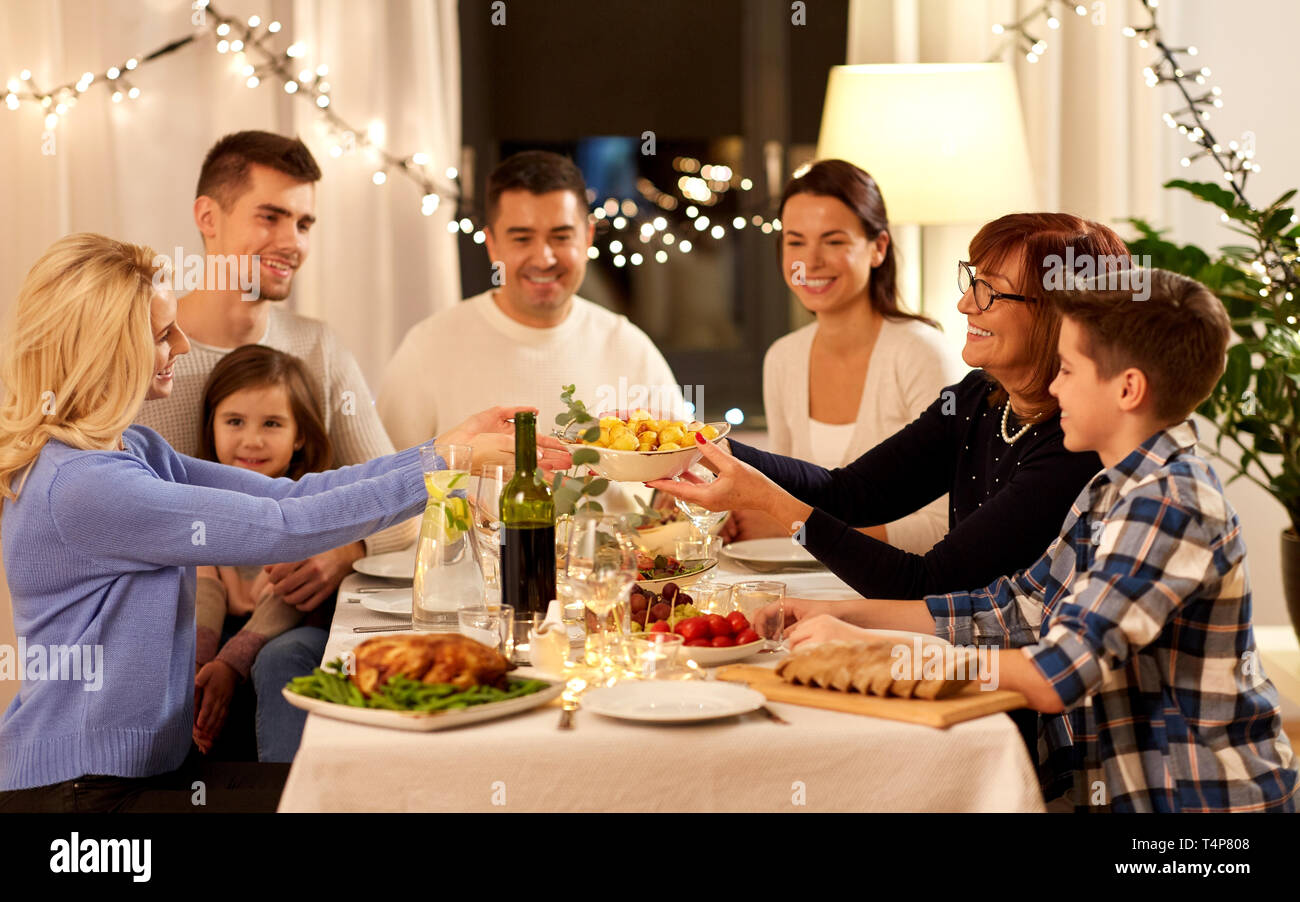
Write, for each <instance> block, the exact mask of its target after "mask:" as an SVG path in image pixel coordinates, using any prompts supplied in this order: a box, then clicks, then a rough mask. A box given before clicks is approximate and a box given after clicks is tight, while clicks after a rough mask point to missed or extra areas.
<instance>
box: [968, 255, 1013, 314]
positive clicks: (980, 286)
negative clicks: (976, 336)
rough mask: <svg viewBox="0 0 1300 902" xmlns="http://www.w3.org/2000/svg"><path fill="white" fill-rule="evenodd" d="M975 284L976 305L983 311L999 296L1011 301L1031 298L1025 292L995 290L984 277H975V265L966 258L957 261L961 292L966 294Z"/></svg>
mask: <svg viewBox="0 0 1300 902" xmlns="http://www.w3.org/2000/svg"><path fill="white" fill-rule="evenodd" d="M972 285H974V286H975V306H976V307H978V308H979V309H980V312H981V313H983V312H984V311H985V310H988V309H989V308H990V307H992V306H993V302H994V301H996V300H997V299H998V298H1006V299H1007V300H1009V301H1028V300H1029V298H1027V297H1025V296H1024V295H1023V294H1005V293H1003V292H1001V291H994V290H993V286H992V285H990V284H989V283H988V282H986V281H985V280H984V279H977V278H975V267H974V266H973V265H972V264H971V263H970V262H968V261H966V260H959V261H957V287H958V288H959V289H961V293H962V294H965V293H966V292H968V291H970V289H971V286H972Z"/></svg>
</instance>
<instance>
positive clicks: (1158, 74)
mask: <svg viewBox="0 0 1300 902" xmlns="http://www.w3.org/2000/svg"><path fill="white" fill-rule="evenodd" d="M1140 2H1141V5H1142V8H1143V10H1144V11H1145V12H1146V14H1147V22H1146V24H1145V25H1140V26H1135V25H1126V26H1124V28H1123V31H1122V33H1123V35H1124V36H1125V37H1127V38H1131V39H1133V40H1136V41H1137V44H1138V46H1139V47H1140V48H1143V49H1146V48H1155V50H1156V51H1157V53H1158V56H1157V58H1156V59H1155V60H1154V61H1153V62H1152V63H1151V65H1149V66H1147V67H1145V68H1144V69H1143V70H1142V76H1143V80H1144V81H1145V83H1146V85H1147V86H1148V87H1152V88H1154V87H1157V86H1159V85H1173V86H1174V87H1176V88H1177V89H1178V93H1179V97H1180V100H1181V103H1180V105H1179V107H1178V108H1177V109H1175V110H1173V111H1170V112H1167V113H1165V114H1164V115H1163V117H1162V118H1163V119H1164V122H1165V124H1166V125H1168V126H1169V127H1170V128H1171V129H1176V130H1177V131H1178V133H1179V134H1180V135H1183V136H1184V137H1186V138H1187V140H1188V141H1189V142H1190V143H1191V144H1193V145H1195V146H1196V148H1197V149H1196V150H1194V151H1191V152H1189V153H1187V154H1186V155H1184V156H1183V157H1182V158H1180V159H1179V163H1180V164H1181V165H1182V166H1184V167H1190V166H1191V165H1192V164H1193V163H1195V162H1196V161H1198V160H1201V159H1205V158H1208V159H1210V160H1212V161H1213V162H1214V163H1215V164H1216V165H1217V166H1218V168H1219V171H1220V173H1221V174H1222V177H1223V180H1224V181H1225V182H1226V183H1227V187H1229V188H1230V189H1231V190H1232V193H1233V194H1234V195H1235V196H1236V198H1237V200H1238V202H1239V203H1241V204H1243V205H1244V206H1246V207H1247V208H1250V209H1253V207H1251V204H1250V201H1249V200H1248V199H1247V197H1246V181H1247V179H1248V178H1249V177H1250V175H1251V174H1252V173H1258V172H1259V171H1260V169H1261V167H1260V164H1259V163H1258V162H1256V161H1255V147H1254V142H1253V137H1251V136H1250V133H1247V134H1246V135H1243V140H1242V141H1229V142H1228V143H1227V145H1226V148H1225V145H1223V144H1222V143H1220V141H1219V140H1218V139H1217V138H1216V137H1215V136H1214V134H1213V133H1212V132H1211V130H1210V126H1209V125H1208V124H1207V123H1208V122H1209V121H1210V119H1211V115H1212V112H1213V111H1215V110H1218V109H1222V107H1223V97H1222V94H1223V92H1222V90H1221V89H1220V88H1219V87H1218V86H1217V85H1209V79H1210V75H1211V71H1210V69H1209V67H1208V66H1202V65H1198V64H1197V63H1198V60H1197V57H1198V56H1199V55H1200V51H1199V50H1198V49H1197V48H1196V47H1195V46H1192V45H1189V46H1175V45H1172V44H1170V43H1169V42H1167V41H1166V40H1165V38H1164V35H1163V34H1162V32H1161V30H1160V26H1159V24H1158V22H1157V20H1156V16H1157V10H1158V9H1159V7H1160V0H1140ZM1096 5H1097V4H1094V6H1096ZM1071 9H1072V11H1073V12H1074V13H1075V14H1076V15H1077V16H1080V17H1082V16H1087V15H1089V13H1090V12H1092V10H1090V9H1089V7H1088V6H1085V5H1084V4H1082V3H1079V4H1074V3H1070V2H1067V0H1045V2H1043V3H1041V4H1039V5H1038V6H1036V7H1033V8H1032V9H1031V10H1030V11H1029V12H1028V13H1026V14H1025V15H1024V16H1022V17H1021V18H1020V19H1019V20H1017V21H1015V22H1012V23H1007V24H997V25H994V26H993V33H994V34H997V35H1006V36H1007V40H1006V41H1004V42H1003V44H1002V45H1001V46H1000V47H999V48H998V50H997V52H996V53H995V54H994V56H993V59H1000V58H1002V57H1003V56H1004V55H1005V54H1006V53H1007V52H1008V51H1009V50H1011V49H1015V50H1016V51H1017V52H1023V53H1024V55H1025V59H1026V61H1027V62H1030V63H1036V62H1038V61H1039V60H1040V59H1041V58H1042V57H1043V55H1044V54H1045V53H1046V52H1047V50H1048V44H1047V42H1046V41H1045V40H1043V39H1042V37H1041V36H1040V35H1041V34H1043V32H1042V31H1041V28H1043V27H1046V28H1047V29H1048V30H1050V31H1055V30H1057V29H1059V28H1060V27H1061V24H1062V20H1063V18H1065V17H1066V16H1067V15H1068V13H1069V12H1070V11H1071ZM1092 21H1093V24H1094V25H1100V24H1103V23H1104V21H1105V19H1104V14H1103V15H1102V16H1095V15H1094V17H1093V20H1092ZM1207 86H1208V87H1207ZM1219 218H1220V220H1221V221H1222V222H1225V223H1226V222H1229V221H1230V219H1231V217H1230V216H1229V215H1228V213H1227V212H1226V211H1225V212H1223V213H1221V214H1220V215H1219ZM1291 222H1292V223H1293V224H1295V223H1298V222H1300V215H1293V216H1292V217H1291ZM1261 250H1262V253H1261V254H1260V256H1259V257H1258V258H1257V259H1255V260H1253V261H1251V263H1250V267H1251V269H1252V270H1253V271H1254V276H1255V278H1256V279H1257V280H1258V281H1259V282H1260V283H1261V287H1260V288H1259V295H1260V297H1265V298H1267V297H1269V296H1270V295H1277V296H1278V297H1280V298H1282V299H1284V300H1285V301H1287V302H1292V301H1294V300H1295V293H1296V292H1297V291H1300V255H1298V254H1297V251H1298V250H1300V239H1297V240H1296V241H1295V242H1292V243H1290V244H1288V245H1287V246H1279V244H1278V243H1277V242H1275V241H1269V242H1266V243H1265V244H1264V246H1263V247H1262V249H1261ZM1287 322H1288V323H1289V324H1291V325H1296V322H1297V319H1296V317H1295V316H1288V317H1287Z"/></svg>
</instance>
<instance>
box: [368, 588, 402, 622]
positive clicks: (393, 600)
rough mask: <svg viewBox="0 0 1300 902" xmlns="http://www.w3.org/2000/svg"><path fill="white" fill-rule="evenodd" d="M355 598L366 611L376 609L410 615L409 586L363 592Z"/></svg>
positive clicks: (386, 612)
mask: <svg viewBox="0 0 1300 902" xmlns="http://www.w3.org/2000/svg"><path fill="white" fill-rule="evenodd" d="M357 600H358V601H360V602H361V606H362V607H363V608H365V609H366V610H368V611H378V612H379V613H380V614H401V615H403V616H406V617H410V616H411V590H410V589H409V588H405V589H384V590H383V591H382V592H365V593H363V594H360V595H358V596H357Z"/></svg>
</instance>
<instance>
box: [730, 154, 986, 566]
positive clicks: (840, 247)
mask: <svg viewBox="0 0 1300 902" xmlns="http://www.w3.org/2000/svg"><path fill="white" fill-rule="evenodd" d="M781 226H782V228H781V257H782V270H783V272H784V274H785V279H786V284H788V285H789V286H790V290H791V291H793V292H794V293H795V295H796V296H797V297H798V298H799V301H800V302H801V303H802V304H803V305H804V307H805V308H806V309H807V310H808V311H809V312H811V313H813V314H814V315H815V316H816V317H817V321H816V322H814V323H811V324H809V325H807V326H805V327H803V328H802V329H798V330H796V331H794V332H792V333H790V334H789V335H786V336H784V337H782V338H779V339H777V341H775V342H774V343H773V344H772V347H771V348H769V349H768V352H767V356H766V357H765V358H764V360H763V405H764V408H765V410H766V413H767V423H768V433H769V436H770V444H769V448H768V450H770V451H774V452H776V453H777V454H785V455H788V456H791V457H798V458H802V459H803V460H808V461H811V462H812V463H815V464H819V465H820V466H823V467H828V468H829V467H839V466H844V465H845V464H847V463H849V462H851V461H853V460H856V459H857V458H858V457H860V456H861V455H862V454H864V453H865V452H867V451H869V450H870V449H871V448H873V447H875V446H876V444H877V443H879V442H881V441H883V440H884V439H886V438H888V437H889V436H891V435H893V434H894V433H895V432H897V431H898V430H899V429H901V428H902V427H903V426H906V425H907V424H908V423H910V422H912V420H914V419H916V417H917V416H918V415H920V413H921V411H923V410H924V409H925V408H926V407H928V406H929V405H930V404H931V403H933V401H934V400H935V398H937V397H938V396H939V393H940V391H942V389H943V387H944V386H946V385H951V384H953V383H955V382H958V381H960V379H961V376H962V374H963V372H964V369H965V368H964V367H962V366H960V365H959V362H958V360H957V359H956V357H955V356H954V355H952V354H950V353H948V351H947V350H946V348H945V347H944V344H943V339H942V337H941V335H940V333H939V329H938V327H937V325H936V324H935V323H934V322H933V321H931V320H929V319H926V318H925V317H922V316H918V315H916V314H913V313H908V312H906V311H905V310H903V309H901V308H900V307H899V303H898V290H897V285H896V281H895V265H894V250H893V246H892V244H891V242H890V240H889V221H888V218H887V216H886V213H885V204H884V200H883V198H881V196H880V189H879V188H878V187H877V186H876V183H875V180H874V179H872V178H871V176H870V175H868V174H867V173H866V172H863V171H862V170H861V169H859V168H858V167H857V166H854V165H853V164H852V163H847V162H845V161H843V160H822V161H821V162H819V163H817V164H816V165H814V166H813V167H812V168H810V169H809V170H808V171H807V172H806V173H804V174H803V175H801V176H799V177H796V178H793V179H791V180H790V182H789V183H788V184H787V185H786V188H785V192H784V194H783V195H782V198H781ZM733 520H734V522H735V524H736V525H735V527H733V528H732V529H730V530H729V535H730V536H731V537H732V538H736V539H740V538H755V537H758V536H766V535H788V534H789V530H787V529H783V528H782V525H781V524H778V523H776V522H774V521H771V520H769V519H768V518H766V517H764V516H761V515H758V514H756V513H754V512H749V511H741V512H737V514H736V516H735V517H734V518H733ZM863 531H864V532H866V533H867V534H869V535H871V536H873V537H875V538H877V539H880V540H882V541H886V542H889V543H890V544H891V545H894V546H896V547H898V548H902V549H904V550H906V551H911V552H914V553H922V552H925V551H928V550H929V549H930V548H931V546H933V545H934V543H935V542H937V541H938V540H939V539H941V538H942V537H943V536H944V534H945V533H946V532H947V531H948V504H947V496H946V495H945V496H943V497H942V498H938V499H936V500H935V501H934V502H932V503H931V504H929V505H927V506H926V507H924V508H922V509H921V510H919V511H917V512H916V513H914V514H910V515H908V516H906V517H904V518H902V519H901V520H896V521H894V522H893V523H888V524H884V525H881V526H873V527H868V528H866V529H864V530H863Z"/></svg>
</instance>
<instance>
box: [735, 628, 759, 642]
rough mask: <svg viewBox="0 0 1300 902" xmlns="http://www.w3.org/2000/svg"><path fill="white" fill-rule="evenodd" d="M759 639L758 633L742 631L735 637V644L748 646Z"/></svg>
mask: <svg viewBox="0 0 1300 902" xmlns="http://www.w3.org/2000/svg"><path fill="white" fill-rule="evenodd" d="M761 638H763V637H762V636H760V635H759V634H758V633H756V632H754V631H753V630H752V629H743V630H741V631H740V633H739V634H738V635H737V636H736V644H737V645H748V644H749V643H751V642H757V641H758V640H759V639H761Z"/></svg>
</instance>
